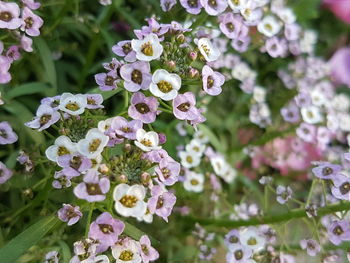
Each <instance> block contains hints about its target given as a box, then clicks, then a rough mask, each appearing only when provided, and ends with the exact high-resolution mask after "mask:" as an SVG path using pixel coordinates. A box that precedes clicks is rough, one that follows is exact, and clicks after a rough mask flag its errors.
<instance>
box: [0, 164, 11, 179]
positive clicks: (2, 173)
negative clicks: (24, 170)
mask: <svg viewBox="0 0 350 263" xmlns="http://www.w3.org/2000/svg"><path fill="white" fill-rule="evenodd" d="M12 175H13V173H12V171H11V170H10V169H8V168H7V167H6V166H5V164H3V163H2V162H1V161H0V184H4V183H6V182H7V180H9V179H10V178H11V177H12Z"/></svg>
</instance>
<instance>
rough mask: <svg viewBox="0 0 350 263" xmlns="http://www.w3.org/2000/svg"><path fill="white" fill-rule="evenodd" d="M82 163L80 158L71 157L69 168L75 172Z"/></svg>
mask: <svg viewBox="0 0 350 263" xmlns="http://www.w3.org/2000/svg"><path fill="white" fill-rule="evenodd" d="M81 163H82V160H81V157H80V156H73V158H72V160H71V161H70V163H69V164H70V166H71V167H72V168H74V169H76V170H78V169H79V167H80V165H81Z"/></svg>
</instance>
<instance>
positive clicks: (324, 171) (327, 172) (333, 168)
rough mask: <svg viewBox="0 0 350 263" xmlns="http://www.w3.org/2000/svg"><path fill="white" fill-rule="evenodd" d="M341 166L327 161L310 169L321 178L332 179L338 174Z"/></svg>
mask: <svg viewBox="0 0 350 263" xmlns="http://www.w3.org/2000/svg"><path fill="white" fill-rule="evenodd" d="M341 170H342V166H341V165H338V164H332V163H329V162H321V163H319V164H318V166H317V167H315V168H313V169H312V172H313V174H314V175H315V176H316V177H318V178H321V179H326V180H334V179H336V178H337V177H338V176H339V172H340V171H341Z"/></svg>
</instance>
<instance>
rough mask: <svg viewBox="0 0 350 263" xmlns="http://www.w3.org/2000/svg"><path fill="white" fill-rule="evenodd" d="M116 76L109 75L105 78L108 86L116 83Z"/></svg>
mask: <svg viewBox="0 0 350 263" xmlns="http://www.w3.org/2000/svg"><path fill="white" fill-rule="evenodd" d="M114 80H115V79H114V78H113V77H112V76H107V77H106V79H105V84H106V85H107V86H113V85H114Z"/></svg>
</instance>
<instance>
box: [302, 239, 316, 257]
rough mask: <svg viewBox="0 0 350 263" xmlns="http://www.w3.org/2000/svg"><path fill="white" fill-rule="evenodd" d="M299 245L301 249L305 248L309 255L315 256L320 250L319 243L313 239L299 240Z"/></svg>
mask: <svg viewBox="0 0 350 263" xmlns="http://www.w3.org/2000/svg"><path fill="white" fill-rule="evenodd" d="M300 246H301V248H302V249H306V252H307V254H308V255H309V256H311V257H314V256H316V254H317V253H318V252H320V251H321V247H320V245H319V244H318V243H317V241H316V240H314V239H303V240H300Z"/></svg>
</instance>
